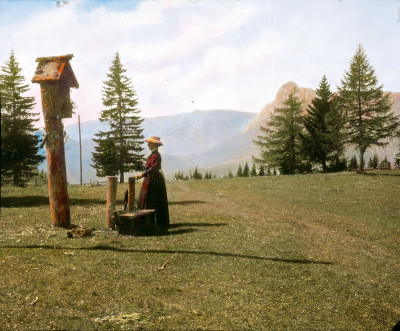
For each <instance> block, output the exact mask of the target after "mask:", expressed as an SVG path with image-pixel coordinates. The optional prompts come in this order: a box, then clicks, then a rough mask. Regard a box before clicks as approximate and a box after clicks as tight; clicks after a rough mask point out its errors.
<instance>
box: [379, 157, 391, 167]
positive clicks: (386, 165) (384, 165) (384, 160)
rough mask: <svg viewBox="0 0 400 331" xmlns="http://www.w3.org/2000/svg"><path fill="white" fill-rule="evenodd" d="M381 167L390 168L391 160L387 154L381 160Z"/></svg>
mask: <svg viewBox="0 0 400 331" xmlns="http://www.w3.org/2000/svg"><path fill="white" fill-rule="evenodd" d="M379 168H390V162H389V160H388V158H387V156H385V158H384V159H383V160H382V161H381V163H380V164H379Z"/></svg>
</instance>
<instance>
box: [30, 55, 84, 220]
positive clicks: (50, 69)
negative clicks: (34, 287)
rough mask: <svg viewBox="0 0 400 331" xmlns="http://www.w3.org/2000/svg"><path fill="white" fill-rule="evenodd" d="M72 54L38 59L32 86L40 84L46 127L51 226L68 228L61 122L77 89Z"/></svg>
mask: <svg viewBox="0 0 400 331" xmlns="http://www.w3.org/2000/svg"><path fill="white" fill-rule="evenodd" d="M72 57H73V55H72V54H68V55H61V56H51V57H40V58H37V59H36V62H38V66H37V68H36V71H35V75H34V76H33V78H32V83H38V84H40V89H41V97H42V108H43V117H44V126H45V131H46V132H45V137H44V142H45V143H46V158H47V179H48V186H49V203H50V213H51V224H52V225H53V226H57V227H66V228H68V227H70V226H71V221H70V210H69V197H68V190H67V168H66V165H65V151H64V128H63V124H62V122H61V120H62V119H63V118H71V117H72V108H73V104H72V102H71V98H70V88H71V87H75V88H78V87H79V84H78V81H77V80H76V77H75V75H74V72H73V70H72V68H71V65H70V63H69V60H71V59H72Z"/></svg>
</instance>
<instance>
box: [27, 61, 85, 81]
mask: <svg viewBox="0 0 400 331" xmlns="http://www.w3.org/2000/svg"><path fill="white" fill-rule="evenodd" d="M72 57H73V55H72V54H67V55H61V56H49V57H38V58H37V59H36V62H38V66H37V68H36V71H35V75H34V76H33V78H32V83H43V82H57V81H61V80H66V81H67V82H68V84H69V86H70V87H75V88H78V87H79V84H78V81H77V80H76V77H75V74H74V72H73V70H72V67H71V64H70V63H69V60H71V59H72Z"/></svg>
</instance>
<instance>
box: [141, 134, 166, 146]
mask: <svg viewBox="0 0 400 331" xmlns="http://www.w3.org/2000/svg"><path fill="white" fill-rule="evenodd" d="M145 141H147V142H148V143H153V144H157V145H160V146H162V145H163V143H162V142H161V141H160V137H156V136H150V138H148V139H146V140H145Z"/></svg>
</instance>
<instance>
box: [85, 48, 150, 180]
mask: <svg viewBox="0 0 400 331" xmlns="http://www.w3.org/2000/svg"><path fill="white" fill-rule="evenodd" d="M125 72H126V70H125V69H124V67H123V65H122V63H121V60H120V57H119V54H118V53H116V54H115V58H114V60H113V61H112V65H111V67H110V72H109V73H108V74H107V77H108V80H106V81H105V82H104V87H103V92H102V93H103V106H104V109H103V110H102V112H101V115H100V121H101V122H107V123H108V126H109V129H108V131H105V132H102V131H100V132H99V133H97V134H96V137H97V139H93V140H94V141H95V142H96V143H97V147H96V148H95V152H93V153H92V161H93V165H92V167H94V168H95V169H96V173H97V175H98V176H101V177H103V176H109V175H117V174H118V173H119V176H120V183H123V182H124V173H125V172H130V171H138V170H142V169H143V165H144V154H142V152H143V147H142V143H143V139H144V136H143V134H142V132H143V129H142V127H141V123H142V122H143V119H142V118H141V117H140V116H139V114H140V110H139V109H138V108H137V104H138V100H137V96H136V92H135V90H134V89H133V86H132V82H131V79H130V78H128V77H127V76H126V75H125Z"/></svg>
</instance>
